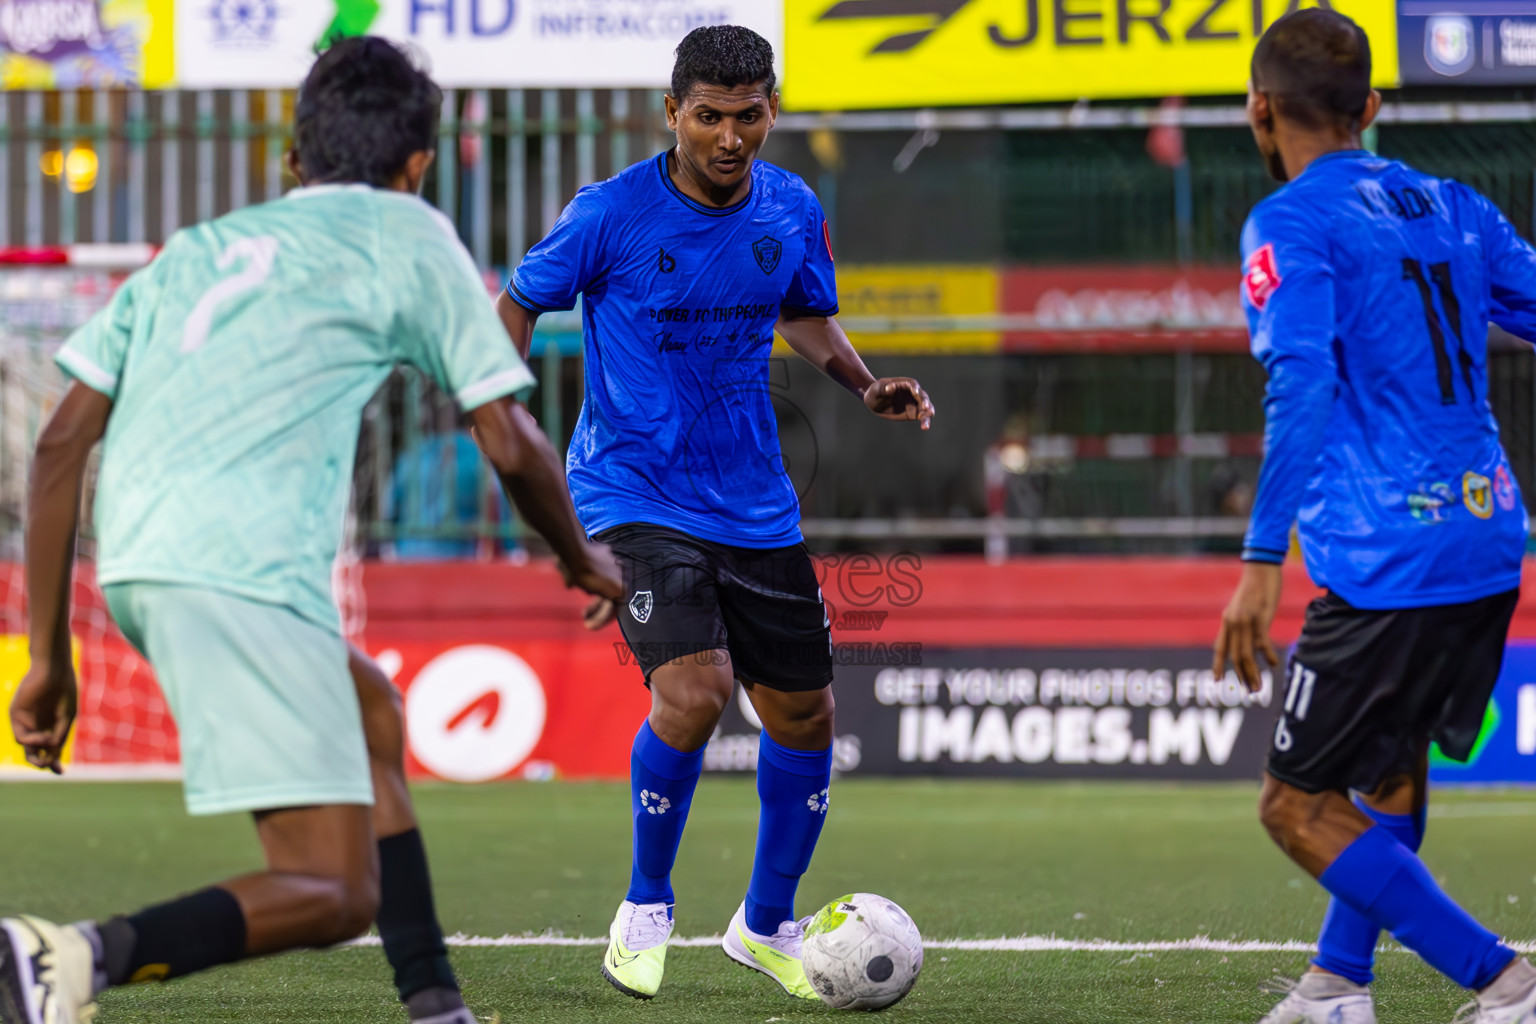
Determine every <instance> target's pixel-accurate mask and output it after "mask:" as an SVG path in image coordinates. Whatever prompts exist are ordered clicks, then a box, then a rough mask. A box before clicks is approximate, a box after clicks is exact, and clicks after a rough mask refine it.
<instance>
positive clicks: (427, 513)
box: [390, 429, 510, 561]
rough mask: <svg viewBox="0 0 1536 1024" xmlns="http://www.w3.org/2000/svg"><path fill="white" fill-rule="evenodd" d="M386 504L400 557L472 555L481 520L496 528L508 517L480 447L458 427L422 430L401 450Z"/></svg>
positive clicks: (440, 557) (415, 558)
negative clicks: (430, 432) (387, 503)
mask: <svg viewBox="0 0 1536 1024" xmlns="http://www.w3.org/2000/svg"><path fill="white" fill-rule="evenodd" d="M390 509H391V513H392V514H391V516H390V520H391V521H392V522H393V524H394V526H395V537H396V540H395V547H394V550H395V557H396V558H399V559H401V560H404V561H413V560H436V559H451V558H474V557H475V555H476V553H477V552H478V551H479V547H480V528H481V523H482V521H484V520H489V521H488V522H487V523H486V525H488V526H491V527H493V528H495V527H497V526H499V525H500V524H502V523H505V522H507V521H508V520H509V518H510V510H509V508H508V506H507V501H506V498H505V497H504V496H503V495H502V494H501V492H500V489H493V488H492V487H491V486H490V474H489V473H488V472H487V471H486V467H485V460H484V459H483V458H482V457H481V454H480V449H479V448H478V447H476V445H475V442H474V439H473V438H471V437H470V435H469V432H468V431H466V430H460V429H455V430H452V431H450V432H446V433H437V434H424V435H422V436H421V437H419V438H417V439H416V441H415V442H413V443H412V444H411V445H410V446H409V447H408V448H406V449H405V450H404V451H402V452H401V453H400V455H399V457H398V458H396V459H395V464H394V471H393V473H392V474H391V478H390ZM487 513H488V514H487ZM498 532H499V531H498Z"/></svg>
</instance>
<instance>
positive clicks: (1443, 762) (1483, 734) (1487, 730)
mask: <svg viewBox="0 0 1536 1024" xmlns="http://www.w3.org/2000/svg"><path fill="white" fill-rule="evenodd" d="M1498 727H1499V705H1498V702H1497V701H1492V700H1490V701H1489V702H1488V710H1487V711H1485V712H1483V727H1482V728H1481V729H1480V730H1478V733H1477V741H1476V742H1474V743H1473V744H1472V753H1470V754H1468V755H1467V760H1466V763H1465V764H1463V763H1462V762H1460V761H1453V760H1451V759H1450V758H1449V757H1446V756H1445V754H1443V753H1441V751H1440V744H1438V743H1431V744H1430V745H1429V763H1430V764H1432V765H1434V766H1435V767H1436V768H1470V767H1472V766H1473V765H1475V764H1477V759H1478V758H1479V757H1482V756H1483V751H1484V750H1486V749H1487V747H1488V741H1489V740H1491V739H1493V733H1494V730H1496V729H1497V728H1498Z"/></svg>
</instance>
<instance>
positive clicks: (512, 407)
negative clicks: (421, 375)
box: [471, 400, 587, 567]
mask: <svg viewBox="0 0 1536 1024" xmlns="http://www.w3.org/2000/svg"><path fill="white" fill-rule="evenodd" d="M471 417H472V418H473V420H474V422H475V430H476V435H477V439H478V440H479V442H480V447H481V449H482V450H483V451H484V452H485V455H486V457H487V458H488V459H490V461H491V465H492V466H494V467H495V469H496V474H497V476H498V477H499V478H500V480H501V486H502V490H504V491H505V492H506V495H507V498H508V499H509V500H510V501H511V502H512V504H513V506H514V507H515V508H516V509H517V511H518V514H519V515H520V516H522V518H523V521H524V522H526V523H527V524H528V525H529V526H531V527H533V529H534V530H536V531H537V532H538V534H539V536H541V537H543V538H544V539H545V540H546V541H547V542H548V543H549V546H550V548H552V549H553V550H554V552H555V556H556V557H557V558H559V559H560V560H561V561H562V562H564V563H565V564H566V565H567V566H568V567H575V566H577V565H579V564H580V561H581V559H582V558H583V557H584V555H585V551H586V539H587V538H586V532H585V531H584V530H583V529H582V527H581V522H580V520H578V519H577V518H576V509H575V507H574V506H572V504H571V495H570V492H569V490H568V489H567V488H566V482H565V468H564V467H563V466H562V465H561V464H560V457H559V455H558V454H557V453H556V452H555V449H554V446H553V445H551V444H550V443H549V440H548V439H547V438H546V437H545V436H544V434H543V433H542V432H541V431H540V430H539V427H538V424H537V423H536V422H535V421H534V419H533V416H532V415H530V414H529V412H528V410H527V409H525V408H523V407H522V406H521V405H518V404H517V403H516V402H512V401H509V400H504V401H499V402H492V403H490V404H488V405H485V406H482V407H481V408H479V409H476V410H475V411H474V412H473V413H471Z"/></svg>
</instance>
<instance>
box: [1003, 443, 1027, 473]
mask: <svg viewBox="0 0 1536 1024" xmlns="http://www.w3.org/2000/svg"><path fill="white" fill-rule="evenodd" d="M997 454H998V458H999V459H1000V460H1001V461H1002V463H1003V468H1004V469H1006V470H1007V471H1008V472H1010V473H1024V472H1027V471H1028V470H1029V449H1028V448H1025V447H1024V445H1023V443H1022V442H1020V441H1007V442H1004V444H1003V446H1002V449H1001V450H1000V451H999V452H998V453H997Z"/></svg>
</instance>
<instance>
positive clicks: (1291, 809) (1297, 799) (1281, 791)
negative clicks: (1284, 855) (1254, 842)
mask: <svg viewBox="0 0 1536 1024" xmlns="http://www.w3.org/2000/svg"><path fill="white" fill-rule="evenodd" d="M1318 799H1319V798H1318V797H1317V796H1315V795H1313V794H1311V793H1306V792H1303V791H1302V790H1299V789H1297V788H1296V787H1295V786H1289V785H1286V784H1285V783H1283V782H1281V781H1279V780H1278V779H1275V778H1273V777H1270V778H1266V779H1265V780H1264V789H1263V791H1262V792H1261V793H1260V794H1259V821H1260V823H1261V824H1263V826H1264V830H1265V831H1266V832H1268V833H1269V837H1270V838H1271V839H1273V840H1274V841H1275V842H1276V843H1277V844H1279V845H1280V846H1281V847H1282V848H1288V847H1290V846H1291V844H1292V843H1293V842H1294V841H1295V840H1296V839H1297V838H1299V837H1300V836H1301V834H1302V833H1303V832H1304V831H1305V830H1306V827H1307V822H1308V821H1310V820H1311V819H1313V818H1315V817H1316V816H1317V808H1316V806H1315V805H1316V804H1317V802H1318Z"/></svg>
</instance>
